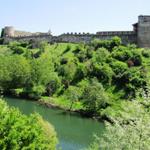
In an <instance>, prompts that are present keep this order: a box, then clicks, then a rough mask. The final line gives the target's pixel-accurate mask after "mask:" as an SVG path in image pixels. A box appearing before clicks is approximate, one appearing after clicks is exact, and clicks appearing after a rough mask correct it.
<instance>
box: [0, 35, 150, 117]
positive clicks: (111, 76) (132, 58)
mask: <svg viewBox="0 0 150 150" xmlns="http://www.w3.org/2000/svg"><path fill="white" fill-rule="evenodd" d="M149 58H150V55H149V52H148V51H147V50H145V49H140V48H136V46H135V45H127V46H124V45H123V44H122V43H121V39H120V38H118V37H114V38H112V40H106V41H100V40H97V39H95V40H93V41H92V42H91V43H88V44H84V43H80V44H71V43H59V44H58V43H55V44H48V43H46V42H41V43H35V42H33V41H30V42H12V43H10V44H8V45H2V46H0V90H1V92H3V93H4V94H14V95H16V96H23V97H29V98H34V99H42V101H45V102H46V103H53V104H55V105H59V106H61V107H65V108H66V109H71V110H84V111H85V112H87V113H88V114H90V115H98V116H102V117H109V116H115V115H118V114H119V113H118V112H120V111H124V110H123V109H122V108H123V107H124V106H126V105H127V103H128V101H130V100H132V98H134V97H136V95H137V91H138V90H139V89H141V88H143V89H145V88H146V86H147V85H148V84H149V78H148V76H149V72H148V71H149V69H150V67H149V65H148V63H149ZM118 109H119V110H120V111H118Z"/></svg>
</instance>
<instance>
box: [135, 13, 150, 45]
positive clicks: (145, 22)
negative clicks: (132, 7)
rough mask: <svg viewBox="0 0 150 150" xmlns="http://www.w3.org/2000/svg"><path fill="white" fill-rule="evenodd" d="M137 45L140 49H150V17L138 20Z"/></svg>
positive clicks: (141, 17)
mask: <svg viewBox="0 0 150 150" xmlns="http://www.w3.org/2000/svg"><path fill="white" fill-rule="evenodd" d="M137 43H138V46H139V47H150V16H145V15H144V16H142V15H141V16H139V18H138V24H137Z"/></svg>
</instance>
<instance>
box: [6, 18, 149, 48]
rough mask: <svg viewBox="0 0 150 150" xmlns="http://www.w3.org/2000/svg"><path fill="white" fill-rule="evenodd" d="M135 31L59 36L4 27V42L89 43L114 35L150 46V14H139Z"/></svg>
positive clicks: (140, 45)
mask: <svg viewBox="0 0 150 150" xmlns="http://www.w3.org/2000/svg"><path fill="white" fill-rule="evenodd" d="M133 27H134V28H133V31H106V32H97V33H96V34H90V33H66V34H62V35H59V36H53V35H51V33H50V32H48V33H40V32H38V33H30V32H24V31H15V30H14V28H13V27H5V28H4V33H5V34H4V37H3V38H4V43H8V42H10V41H30V40H36V41H43V40H44V41H48V42H50V43H54V42H71V43H80V42H85V43H88V42H90V41H91V40H93V39H95V38H97V39H101V40H109V39H111V38H112V37H114V36H118V37H120V38H121V39H122V42H123V43H124V44H129V43H131V44H132V43H134V44H137V45H138V46H139V47H150V16H139V20H138V23H136V24H134V25H133Z"/></svg>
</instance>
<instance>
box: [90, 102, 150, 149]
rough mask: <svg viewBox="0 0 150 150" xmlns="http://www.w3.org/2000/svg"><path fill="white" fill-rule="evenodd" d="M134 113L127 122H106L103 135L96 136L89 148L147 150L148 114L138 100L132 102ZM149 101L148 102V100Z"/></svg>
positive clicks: (149, 121) (148, 139)
mask: <svg viewBox="0 0 150 150" xmlns="http://www.w3.org/2000/svg"><path fill="white" fill-rule="evenodd" d="M133 103H134V104H135V105H133V106H134V108H133V109H135V108H136V110H137V113H136V115H135V116H134V117H133V116H132V118H130V120H128V122H124V121H123V120H122V119H117V120H113V121H114V123H113V124H110V123H108V122H107V123H106V131H105V133H104V134H103V136H102V137H101V138H100V137H97V138H96V140H95V142H94V143H93V144H92V145H91V147H90V148H89V150H99V149H105V150H114V149H115V150H131V149H132V150H149V149H150V147H149V144H150V136H149V133H150V114H149V112H148V110H147V109H145V108H143V105H141V103H140V102H139V101H134V102H133ZM149 103H150V102H149Z"/></svg>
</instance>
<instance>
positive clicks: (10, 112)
mask: <svg viewBox="0 0 150 150" xmlns="http://www.w3.org/2000/svg"><path fill="white" fill-rule="evenodd" d="M0 116H1V117H0V149H2V150H8V149H9V150H20V149H23V150H27V149H37V150H45V149H46V150H55V149H56V144H57V138H56V133H55V131H54V128H53V127H52V126H51V125H50V124H49V123H48V122H46V121H44V120H43V119H42V118H41V117H40V116H39V115H37V114H32V115H30V116H28V117H27V116H25V115H23V114H21V112H20V111H19V110H17V109H15V108H13V107H12V108H9V107H8V106H7V104H6V103H5V102H4V101H2V100H0Z"/></svg>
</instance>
